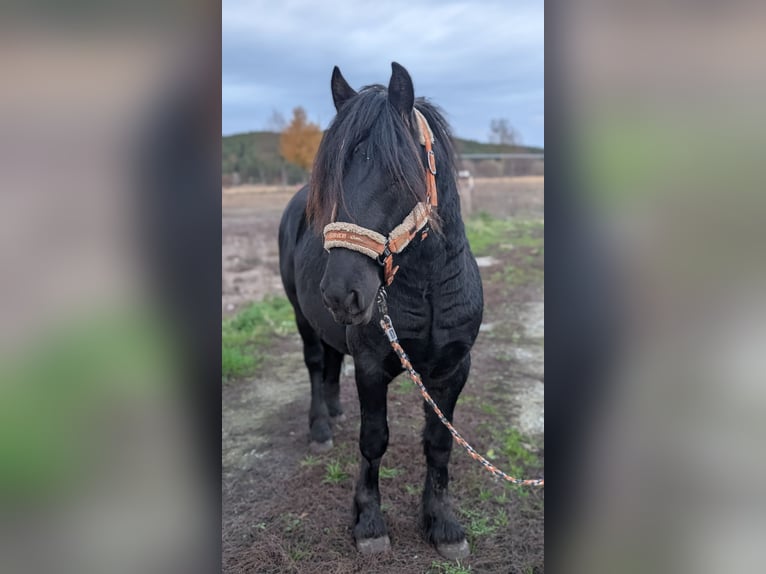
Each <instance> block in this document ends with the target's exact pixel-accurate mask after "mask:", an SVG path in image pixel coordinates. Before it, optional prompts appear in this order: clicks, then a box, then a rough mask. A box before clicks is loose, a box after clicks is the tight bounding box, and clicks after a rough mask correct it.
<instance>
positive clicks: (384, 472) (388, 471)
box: [379, 466, 402, 478]
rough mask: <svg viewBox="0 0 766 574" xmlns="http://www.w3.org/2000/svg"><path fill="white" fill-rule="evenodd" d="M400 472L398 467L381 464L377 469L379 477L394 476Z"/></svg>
mask: <svg viewBox="0 0 766 574" xmlns="http://www.w3.org/2000/svg"><path fill="white" fill-rule="evenodd" d="M401 473H402V471H401V470H400V469H398V468H388V467H385V466H381V467H380V470H379V475H380V478H394V477H395V476H397V475H399V474H401Z"/></svg>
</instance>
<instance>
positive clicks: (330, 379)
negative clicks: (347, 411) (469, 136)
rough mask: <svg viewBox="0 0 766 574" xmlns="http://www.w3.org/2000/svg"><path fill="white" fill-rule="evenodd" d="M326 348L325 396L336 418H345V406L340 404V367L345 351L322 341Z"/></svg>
mask: <svg viewBox="0 0 766 574" xmlns="http://www.w3.org/2000/svg"><path fill="white" fill-rule="evenodd" d="M322 347H323V348H324V396H325V402H326V403H327V411H328V412H329V414H330V416H331V417H332V418H333V419H336V420H343V419H342V417H343V408H342V407H341V405H340V369H341V367H342V366H343V353H340V352H338V351H336V350H335V349H333V348H332V347H331V346H330V345H328V344H327V343H325V342H322Z"/></svg>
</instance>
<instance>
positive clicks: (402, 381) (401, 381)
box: [391, 376, 417, 395]
mask: <svg viewBox="0 0 766 574" xmlns="http://www.w3.org/2000/svg"><path fill="white" fill-rule="evenodd" d="M416 389H417V386H415V383H413V382H412V381H411V380H410V379H408V378H407V377H404V376H402V377H399V378H398V379H397V380H396V382H395V383H394V386H393V388H392V389H391V390H392V392H394V393H396V394H397V395H409V394H411V393H414V392H415V390H416Z"/></svg>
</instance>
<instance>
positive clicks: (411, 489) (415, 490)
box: [404, 484, 421, 496]
mask: <svg viewBox="0 0 766 574" xmlns="http://www.w3.org/2000/svg"><path fill="white" fill-rule="evenodd" d="M404 490H405V492H406V493H407V494H409V495H410V496H415V495H417V494H420V490H421V489H420V487H418V486H415V485H414V484H405V485H404Z"/></svg>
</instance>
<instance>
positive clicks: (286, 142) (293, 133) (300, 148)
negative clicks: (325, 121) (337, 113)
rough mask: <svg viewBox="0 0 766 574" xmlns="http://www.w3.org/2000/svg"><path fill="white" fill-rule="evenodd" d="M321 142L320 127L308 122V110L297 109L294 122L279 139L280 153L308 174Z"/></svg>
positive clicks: (291, 122)
mask: <svg viewBox="0 0 766 574" xmlns="http://www.w3.org/2000/svg"><path fill="white" fill-rule="evenodd" d="M321 140H322V130H321V129H320V127H319V126H318V125H317V124H312V123H311V122H309V121H308V118H307V117H306V110H304V109H303V108H301V107H297V108H295V109H294V110H293V118H292V120H291V121H290V123H289V124H288V126H287V127H286V128H285V129H284V130H283V131H282V135H281V136H280V138H279V153H280V155H281V156H282V157H283V158H284V159H285V160H286V161H289V162H290V163H292V164H295V165H297V166H298V167H300V168H302V169H304V170H306V171H307V172H308V171H311V166H312V164H313V163H314V156H315V155H316V153H317V150H318V149H319V142H320V141H321Z"/></svg>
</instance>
